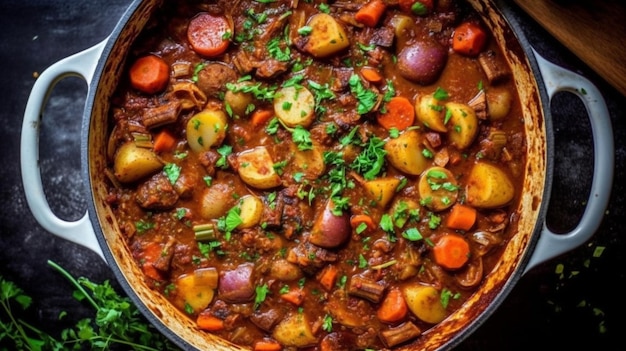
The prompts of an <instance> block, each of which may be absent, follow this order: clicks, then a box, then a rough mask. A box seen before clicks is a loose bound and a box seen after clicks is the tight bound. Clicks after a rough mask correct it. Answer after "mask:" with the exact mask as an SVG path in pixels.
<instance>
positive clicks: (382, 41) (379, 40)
mask: <svg viewBox="0 0 626 351" xmlns="http://www.w3.org/2000/svg"><path fill="white" fill-rule="evenodd" d="M394 37H395V34H394V31H393V28H390V27H380V28H376V29H375V30H374V33H373V34H372V38H371V39H370V44H375V45H378V46H382V47H384V48H389V47H391V46H392V45H393V40H394Z"/></svg>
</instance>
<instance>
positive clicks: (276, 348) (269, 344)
mask: <svg viewBox="0 0 626 351" xmlns="http://www.w3.org/2000/svg"><path fill="white" fill-rule="evenodd" d="M282 349H283V347H282V345H281V344H279V343H278V342H277V341H274V340H267V339H265V340H259V341H257V342H255V343H254V351H280V350H282Z"/></svg>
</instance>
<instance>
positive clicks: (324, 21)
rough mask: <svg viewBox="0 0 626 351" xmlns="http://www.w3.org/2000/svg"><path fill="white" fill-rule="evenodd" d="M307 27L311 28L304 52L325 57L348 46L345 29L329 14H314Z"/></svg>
mask: <svg viewBox="0 0 626 351" xmlns="http://www.w3.org/2000/svg"><path fill="white" fill-rule="evenodd" d="M307 25H308V26H309V27H311V34H310V35H309V38H308V41H307V42H306V44H305V46H304V51H306V52H308V53H310V54H311V55H313V56H315V57H327V56H330V55H333V54H336V53H338V52H340V51H343V50H344V49H346V48H347V47H348V46H350V41H349V40H348V36H347V35H346V31H345V29H343V27H342V25H341V24H339V22H337V20H335V19H334V18H333V17H332V16H331V15H329V14H326V13H318V14H315V15H313V16H311V19H309V22H308V23H307Z"/></svg>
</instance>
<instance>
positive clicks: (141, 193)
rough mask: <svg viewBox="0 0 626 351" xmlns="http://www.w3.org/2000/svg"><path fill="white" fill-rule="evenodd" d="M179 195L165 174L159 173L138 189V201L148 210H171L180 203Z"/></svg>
mask: <svg viewBox="0 0 626 351" xmlns="http://www.w3.org/2000/svg"><path fill="white" fill-rule="evenodd" d="M178 198H179V196H178V193H177V192H176V190H175V189H174V187H173V186H172V183H170V181H169V179H167V177H166V176H165V174H163V173H162V172H161V173H157V174H155V175H154V176H152V178H150V179H148V180H147V181H145V182H144V183H142V184H141V185H139V186H138V187H137V195H136V200H137V202H138V203H139V206H141V207H143V208H145V209H148V210H169V209H171V208H173V207H174V205H175V204H176V202H177V201H178Z"/></svg>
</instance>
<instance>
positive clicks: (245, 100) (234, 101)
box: [224, 82, 254, 117]
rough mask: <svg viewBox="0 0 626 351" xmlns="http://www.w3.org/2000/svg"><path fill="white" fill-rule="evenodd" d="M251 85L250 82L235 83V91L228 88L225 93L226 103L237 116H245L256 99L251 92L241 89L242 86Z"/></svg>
mask: <svg viewBox="0 0 626 351" xmlns="http://www.w3.org/2000/svg"><path fill="white" fill-rule="evenodd" d="M250 85H251V84H250V82H240V83H235V85H234V86H235V89H234V91H233V90H230V89H228V90H226V93H225V94H224V103H226V104H228V106H230V109H231V110H232V111H233V114H234V115H235V116H239V117H244V116H245V115H246V110H247V109H248V106H249V105H250V104H252V103H253V101H254V97H253V96H252V94H251V93H245V92H243V91H240V90H241V88H242V87H245V86H250Z"/></svg>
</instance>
